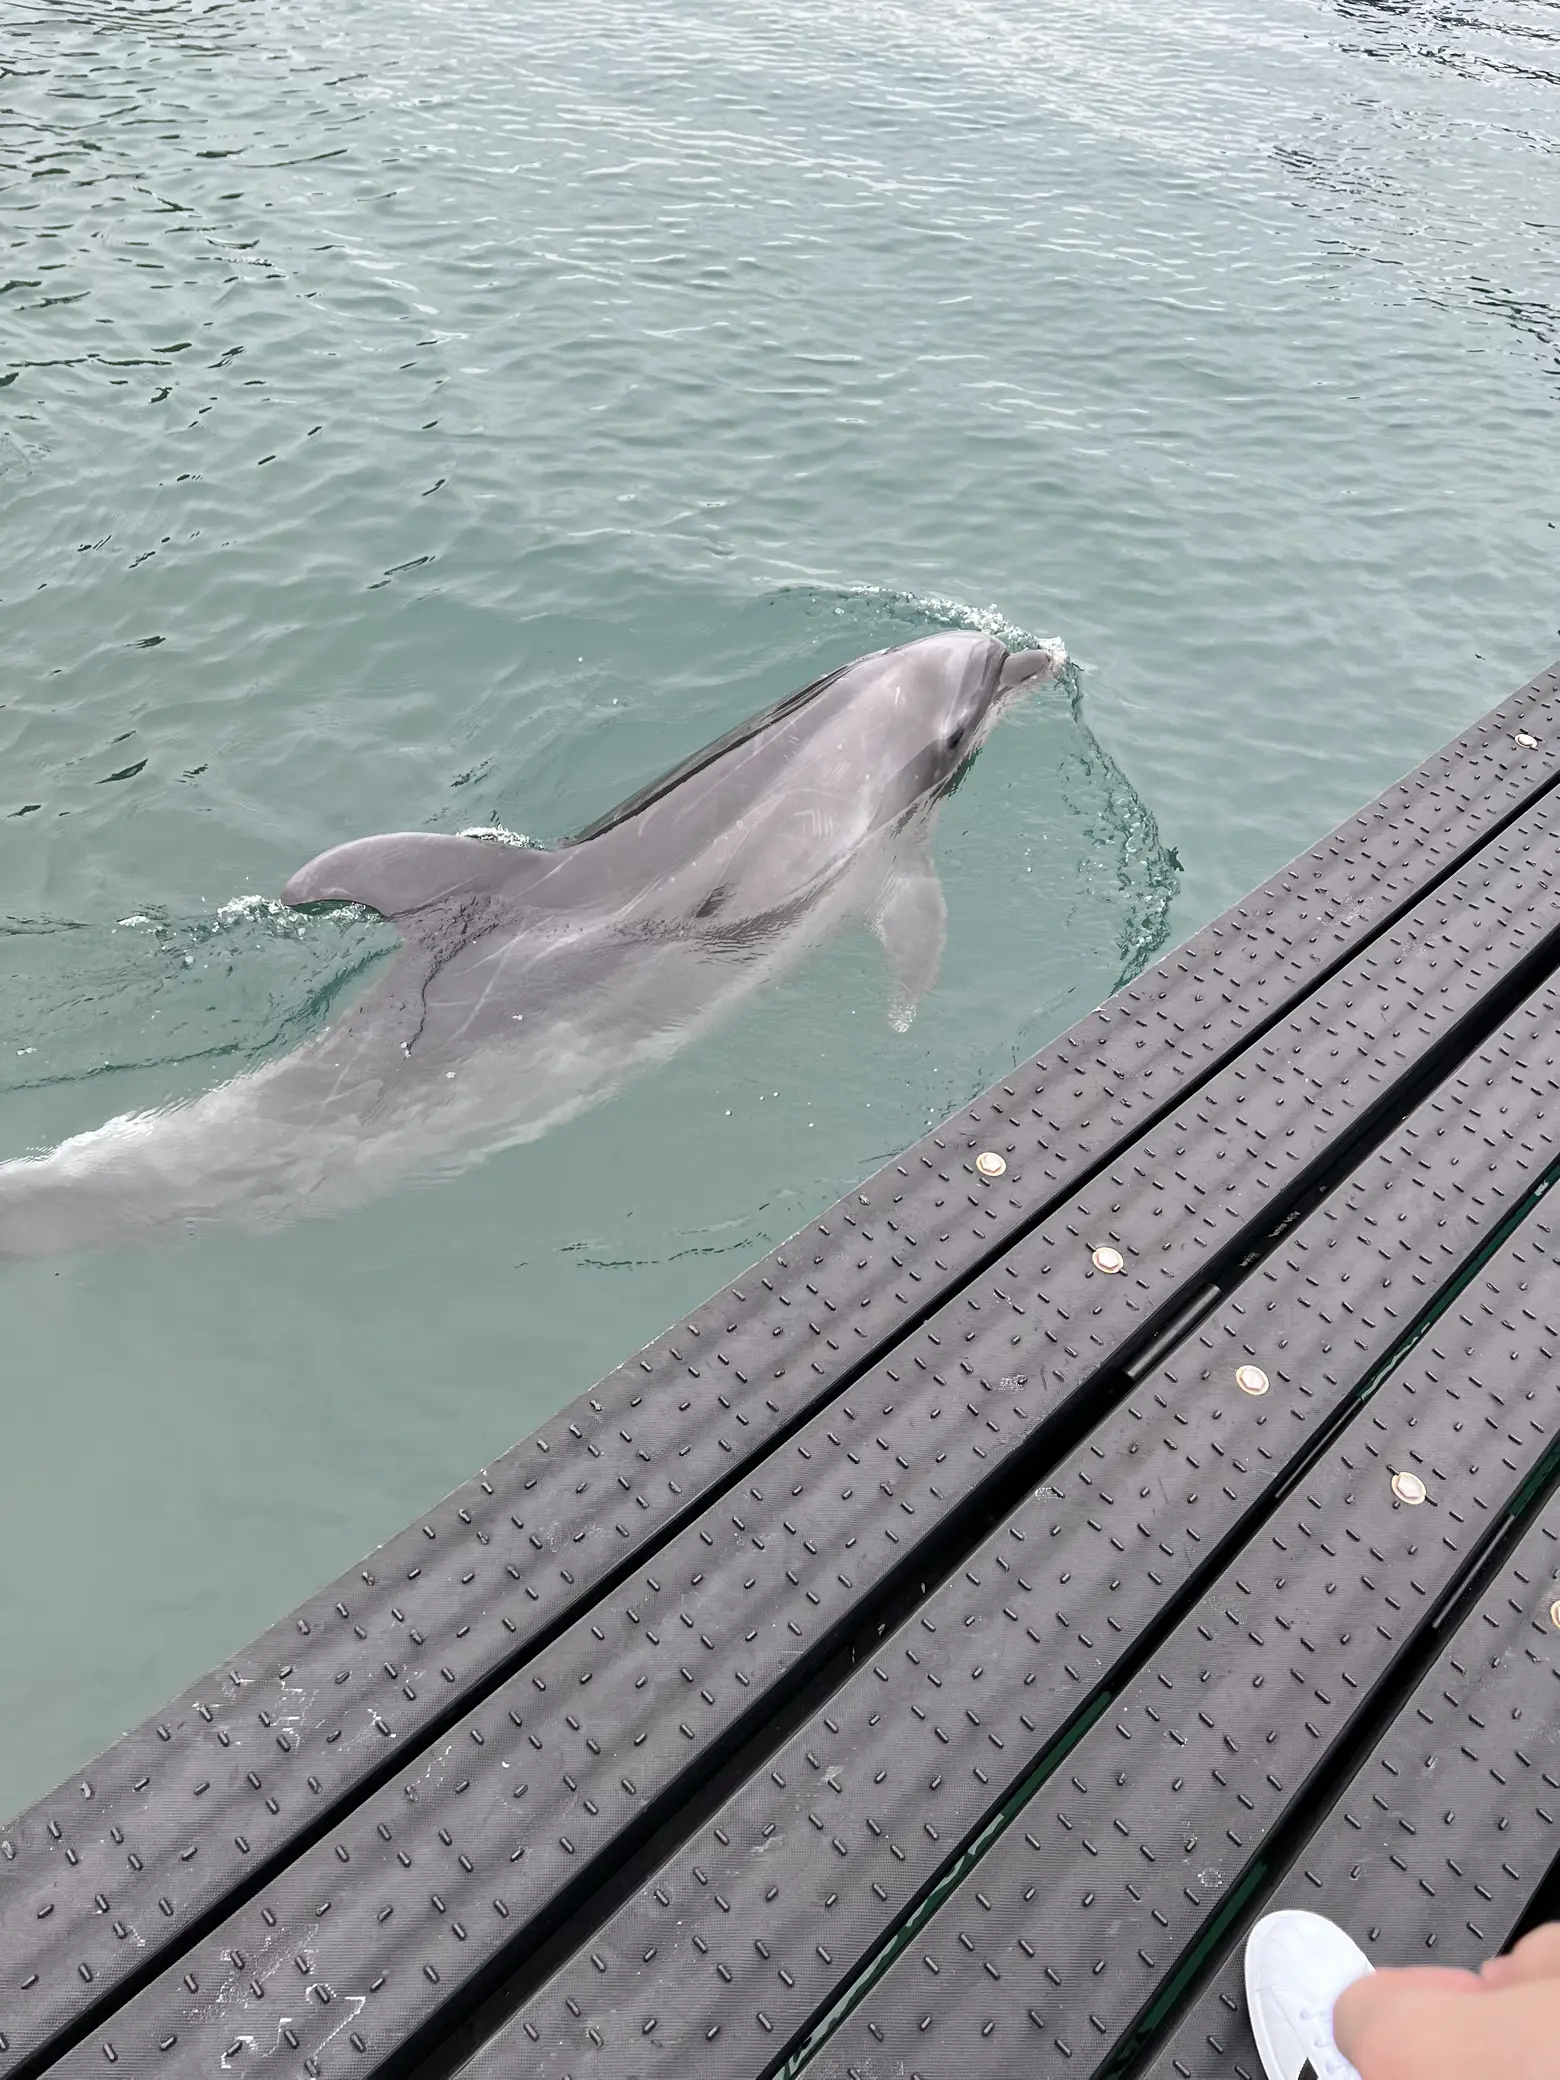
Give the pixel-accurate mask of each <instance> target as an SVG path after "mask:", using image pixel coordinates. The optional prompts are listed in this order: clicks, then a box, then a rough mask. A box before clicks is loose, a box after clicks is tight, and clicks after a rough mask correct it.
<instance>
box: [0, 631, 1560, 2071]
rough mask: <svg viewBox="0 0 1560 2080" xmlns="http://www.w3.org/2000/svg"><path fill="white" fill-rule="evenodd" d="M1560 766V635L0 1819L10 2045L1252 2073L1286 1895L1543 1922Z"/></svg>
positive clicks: (1, 2051) (599, 2066) (242, 2055)
mask: <svg viewBox="0 0 1560 2080" xmlns="http://www.w3.org/2000/svg"><path fill="white" fill-rule="evenodd" d="M1557 783H1560V667H1556V668H1555V669H1554V670H1552V671H1550V672H1548V673H1546V674H1544V675H1543V676H1541V677H1540V678H1538V679H1536V680H1534V681H1533V682H1532V683H1531V684H1530V685H1529V686H1527V687H1525V688H1524V689H1523V690H1522V691H1521V692H1520V693H1519V694H1517V695H1515V696H1514V697H1513V698H1512V699H1511V700H1510V701H1508V702H1507V703H1506V704H1505V705H1504V706H1503V707H1502V708H1500V709H1498V710H1497V711H1496V712H1495V713H1494V714H1493V715H1491V716H1490V717H1488V718H1487V719H1486V720H1485V721H1484V722H1483V723H1481V724H1479V725H1478V726H1477V727H1475V728H1473V729H1471V730H1469V731H1468V732H1467V733H1466V734H1465V735H1463V736H1462V737H1460V738H1459V739H1458V740H1457V741H1456V742H1455V743H1453V744H1452V745H1450V746H1449V747H1448V748H1447V749H1446V750H1445V751H1443V752H1441V753H1440V754H1439V755H1438V756H1436V757H1435V758H1433V759H1431V760H1429V761H1428V762H1427V763H1426V764H1425V765H1424V766H1422V767H1420V768H1419V770H1418V771H1417V772H1415V773H1413V774H1411V775H1410V776H1409V777H1408V778H1407V779H1405V780H1404V781H1402V782H1401V783H1400V784H1399V785H1398V786H1396V787H1394V788H1392V789H1390V790H1389V791H1388V792H1387V793H1386V794H1384V795H1383V796H1382V797H1381V798H1380V799H1379V800H1378V801H1376V802H1375V803H1373V804H1372V805H1371V806H1370V807H1369V808H1368V809H1366V810H1364V811H1362V813H1361V814H1360V815H1358V816H1357V817H1355V818H1353V819H1352V820H1351V821H1350V822H1349V823H1347V824H1345V825H1344V826H1343V827H1342V828H1341V829H1339V830H1338V831H1336V832H1334V834H1333V835H1332V836H1331V837H1330V838H1328V839H1326V840H1325V841H1324V842H1323V843H1322V844H1320V845H1318V846H1317V847H1316V848H1315V849H1314V850H1313V851H1311V852H1309V853H1307V854H1306V855H1305V856H1304V857H1303V858H1301V859H1299V860H1297V861H1296V862H1295V863H1294V864H1293V865H1292V866H1290V867H1288V868H1286V869H1285V871H1284V872H1283V873H1282V874H1279V875H1278V876H1276V877H1275V878H1274V879H1273V880H1272V881H1271V882H1269V883H1268V884H1267V885H1266V886H1265V887H1264V888H1262V889H1260V890H1259V891H1258V892H1257V893H1256V894H1255V895H1254V896H1252V897H1251V898H1249V900H1248V901H1246V902H1244V903H1242V904H1240V905H1239V906H1238V907H1237V908H1236V909H1234V910H1232V911H1230V912H1229V913H1228V914H1227V915H1226V916H1224V917H1222V918H1220V919H1219V920H1218V921H1217V922H1216V923H1214V924H1212V925H1210V926H1209V927H1208V928H1207V929H1206V930H1205V931H1203V932H1201V933H1199V934H1198V936H1197V937H1196V938H1195V939H1193V940H1191V941H1190V942H1189V943H1188V944H1187V945H1185V946H1183V947H1181V948H1180V949H1179V950H1178V951H1177V952H1175V953H1174V954H1172V955H1171V956H1169V958H1168V959H1166V960H1164V961H1162V962H1161V963H1160V964H1159V965H1158V966H1157V967H1156V968H1154V969H1152V970H1150V971H1148V972H1146V973H1145V974H1143V975H1142V976H1140V977H1139V978H1138V980H1137V981H1136V982H1134V983H1133V984H1132V985H1131V986H1130V987H1129V988H1128V989H1126V990H1123V991H1122V992H1121V993H1120V994H1119V995H1118V996H1116V997H1114V998H1113V999H1112V1000H1111V1001H1110V1002H1109V1003H1108V1004H1106V1005H1105V1006H1104V1007H1103V1008H1102V1009H1101V1010H1099V1011H1097V1012H1095V1013H1094V1014H1093V1016H1092V1017H1090V1018H1087V1019H1085V1020H1084V1021H1083V1022H1082V1023H1081V1024H1080V1025H1078V1026H1076V1027H1074V1028H1073V1030H1072V1031H1071V1032H1069V1033H1067V1034H1066V1035H1064V1036H1063V1038H1062V1039H1060V1040H1059V1041H1057V1042H1056V1043H1055V1044H1054V1045H1053V1046H1051V1047H1049V1048H1047V1049H1046V1050H1045V1051H1044V1052H1043V1053H1042V1054H1041V1055H1039V1056H1038V1057H1037V1058H1036V1059H1035V1060H1034V1061H1032V1062H1030V1063H1029V1064H1027V1065H1026V1066H1025V1067H1024V1068H1022V1069H1020V1070H1017V1071H1015V1072H1014V1073H1013V1074H1012V1075H1011V1076H1008V1077H1006V1078H1004V1079H1003V1081H1002V1082H1000V1083H999V1084H997V1085H996V1086H995V1087H994V1088H993V1089H992V1090H990V1091H988V1092H987V1093H986V1094H985V1095H984V1096H983V1097H982V1098H980V1099H979V1100H978V1101H977V1102H976V1103H975V1104H973V1105H971V1106H969V1107H968V1108H967V1109H966V1110H964V1111H963V1112H961V1113H959V1114H958V1115H957V1116H956V1117H954V1118H953V1119H951V1120H949V1121H948V1122H947V1123H946V1125H945V1126H943V1127H941V1128H940V1129H938V1131H937V1132H935V1133H933V1134H930V1135H928V1136H927V1137H926V1138H925V1139H924V1140H923V1141H921V1142H920V1143H918V1144H917V1145H916V1146H915V1147H913V1148H911V1149H909V1150H908V1151H907V1152H906V1153H905V1154H904V1155H903V1156H902V1157H900V1158H899V1160H898V1161H897V1162H894V1163H891V1164H889V1165H888V1166H887V1167H886V1168H885V1169H884V1170H882V1171H880V1172H879V1173H878V1175H877V1176H875V1177H873V1178H871V1179H869V1180H868V1181H867V1182H866V1183H864V1184H862V1185H861V1186H860V1188H859V1189H858V1190H856V1191H853V1192H851V1193H850V1194H849V1195H848V1196H847V1197H846V1198H844V1199H843V1200H841V1201H840V1203H839V1204H838V1205H837V1206H835V1207H833V1208H832V1209H831V1210H830V1211H829V1212H827V1213H826V1214H824V1215H823V1216H822V1218H821V1219H819V1220H817V1221H814V1222H813V1223H812V1224H811V1225H810V1226H808V1227H807V1228H806V1229H804V1230H803V1231H802V1232H801V1233H800V1234H798V1235H797V1236H795V1237H793V1238H792V1239H791V1240H790V1241H789V1242H787V1243H785V1244H784V1245H783V1246H782V1247H780V1248H779V1249H777V1250H775V1251H773V1252H772V1253H771V1255H769V1256H768V1257H767V1258H765V1259H764V1260H763V1261H762V1262H761V1263H758V1264H755V1265H754V1266H753V1267H752V1269H751V1270H750V1271H748V1272H747V1273H745V1274H744V1275H743V1276H742V1277H740V1278H739V1279H737V1280H736V1281H735V1282H734V1283H733V1284H732V1285H730V1286H728V1287H727V1288H726V1289H725V1291H724V1292H721V1293H719V1294H717V1295H716V1297H715V1298H714V1299H713V1300H711V1301H710V1302H709V1303H708V1304H707V1305H706V1306H703V1307H701V1308H699V1309H698V1310H697V1311H696V1312H695V1313H693V1314H692V1315H690V1316H689V1317H688V1318H687V1319H686V1320H684V1321H682V1322H679V1323H678V1324H677V1325H676V1327H675V1328H673V1329H671V1330H669V1331H668V1332H667V1334H666V1335H665V1336H663V1337H662V1338H661V1339H660V1340H659V1341H658V1342H656V1343H654V1344H652V1345H650V1346H649V1347H648V1348H647V1349H646V1350H644V1351H642V1352H641V1353H640V1354H639V1355H638V1356H637V1357H634V1358H632V1359H630V1360H629V1361H628V1362H627V1363H626V1364H624V1365H622V1366H621V1367H619V1369H618V1370H617V1371H616V1372H614V1373H612V1374H611V1375H610V1376H609V1377H608V1378H607V1379H605V1380H603V1381H602V1382H601V1383H600V1385H599V1386H597V1387H596V1388H594V1389H593V1390H592V1391H591V1392H590V1393H589V1394H587V1395H585V1396H584V1397H583V1398H582V1399H581V1400H579V1401H578V1402H576V1403H575V1404H574V1405H573V1406H572V1407H569V1408H566V1409H564V1410H563V1411H562V1413H561V1414H559V1415H558V1416H557V1417H556V1418H555V1419H554V1420H553V1421H552V1422H550V1423H548V1424H547V1425H545V1426H544V1427H543V1428H542V1429H541V1430H539V1431H538V1432H536V1434H535V1435H534V1436H531V1437H528V1438H526V1439H525V1440H523V1442H521V1443H520V1444H518V1445H516V1446H515V1447H514V1449H513V1450H512V1451H510V1452H509V1453H507V1454H506V1455H505V1457H504V1458H502V1459H501V1460H499V1461H498V1462H496V1463H495V1464H494V1465H491V1466H489V1467H486V1468H485V1469H484V1470H483V1471H482V1472H481V1473H479V1474H477V1475H476V1476H475V1477H474V1478H473V1479H472V1480H471V1481H470V1482H468V1483H467V1485H466V1486H465V1487H463V1488H460V1489H457V1490H456V1492H455V1493H454V1494H452V1495H450V1496H448V1497H447V1498H446V1499H445V1500H444V1501H443V1502H441V1503H439V1504H438V1505H437V1507H436V1508H434V1509H433V1510H431V1511H430V1512H429V1514H428V1515H427V1516H426V1517H425V1518H422V1519H420V1520H419V1521H418V1522H417V1523H415V1524H412V1525H410V1526H409V1527H408V1528H407V1529H406V1530H405V1531H404V1532H402V1533H401V1534H400V1535H399V1536H398V1537H396V1538H394V1539H392V1540H391V1541H390V1542H389V1543H388V1544H387V1545H385V1546H383V1547H381V1548H380V1549H379V1551H377V1552H376V1553H374V1554H372V1555H370V1557H369V1558H368V1559H366V1560H365V1561H364V1562H363V1564H362V1565H361V1566H360V1567H356V1568H354V1569H352V1570H351V1572H350V1573H349V1574H347V1575H345V1576H343V1578H342V1579H341V1580H340V1581H338V1582H336V1583H334V1584H332V1585H331V1586H330V1587H329V1588H327V1589H324V1590H322V1591H321V1593H320V1594H319V1595H318V1596H317V1597H315V1598H314V1599H312V1600H311V1601H310V1602H309V1603H307V1604H305V1605H304V1606H303V1607H302V1608H301V1609H300V1610H298V1611H297V1612H295V1613H294V1614H293V1615H291V1616H290V1617H288V1618H285V1619H284V1620H282V1622H281V1623H279V1624H278V1625H276V1626H274V1627H273V1628H272V1630H271V1631H270V1632H268V1633H266V1634H265V1635H264V1636H263V1637H262V1638H260V1639H258V1640H256V1641H255V1642H254V1644H253V1645H252V1646H250V1647H248V1648H246V1649H245V1650H244V1651H243V1652H241V1653H239V1654H236V1655H235V1656H234V1657H233V1658H232V1659H231V1660H230V1661H227V1662H225V1663H224V1664H223V1665H222V1666H221V1667H219V1668H217V1669H214V1670H213V1671H212V1672H211V1674H210V1675H209V1676H207V1677H206V1678H204V1679H203V1680H202V1681H201V1682H199V1683H197V1684H196V1685H195V1686H194V1687H193V1688H192V1689H190V1690H189V1691H187V1692H186V1693H185V1695H184V1696H182V1697H180V1698H179V1699H177V1700H176V1701H175V1702H174V1703H173V1704H171V1705H169V1706H168V1708H167V1709H166V1711H164V1712H162V1713H161V1714H160V1715H159V1716H158V1717H157V1718H155V1719H153V1720H150V1721H148V1722H147V1723H146V1724H145V1725H144V1726H141V1727H139V1728H137V1729H136V1730H135V1731H134V1732H132V1733H130V1734H127V1735H126V1736H125V1738H124V1739H123V1740H121V1741H119V1742H117V1743H116V1744H115V1745H114V1746H113V1747H112V1748H110V1749H108V1750H107V1752H106V1753H104V1754H103V1755H101V1756H99V1757H98V1758H97V1760H96V1761H95V1762H93V1763H92V1764H90V1765H89V1766H88V1767H87V1768H86V1769H85V1770H84V1771H82V1772H81V1773H79V1774H78V1775H76V1776H73V1777H72V1778H71V1779H69V1781H68V1782H66V1783H65V1784H63V1785H61V1786H60V1788H59V1789H58V1790H57V1791H56V1792H54V1793H53V1794H52V1795H51V1796H49V1797H48V1798H46V1799H43V1800H42V1801H41V1802H40V1803H39V1804H37V1805H36V1806H34V1807H33V1808H31V1809H30V1810H29V1811H28V1812H26V1813H23V1814H22V1815H20V1816H19V1818H18V1819H17V1820H15V1821H14V1822H13V1823H11V1824H10V1825H9V1826H6V1827H4V1828H0V2080H32V2076H33V2075H35V2074H41V2073H44V2072H50V2073H58V2074H60V2075H61V2076H62V2080H63V2076H66V2075H69V2076H71V2080H78V2076H87V2075H90V2076H94V2080H103V2076H104V2075H105V2074H106V2073H109V2072H113V2071H116V2070H119V2069H123V2070H124V2071H126V2072H128V2073H130V2074H133V2075H135V2076H137V2080H140V2076H143V2075H148V2074H153V2073H156V2074H158V2075H166V2076H168V2080H186V2076H195V2075H200V2076H201V2080H211V2076H214V2075H219V2074H231V2075H234V2076H245V2075H288V2076H294V2075H296V2076H298V2080H368V2076H381V2075H383V2076H389V2075H396V2076H399V2075H403V2074H407V2075H409V2074H413V2073H418V2074H426V2075H427V2076H428V2080H436V2076H437V2080H443V2076H445V2075H450V2074H453V2073H455V2072H456V2071H463V2072H466V2073H468V2074H469V2076H470V2080H532V2076H534V2080H662V2076H664V2080H772V2076H780V2075H784V2076H787V2080H789V2076H790V2075H792V2074H794V2073H800V2072H803V2071H807V2072H810V2073H811V2074H812V2075H814V2076H815V2080H847V2076H848V2080H912V2076H919V2080H948V2076H949V2075H953V2074H957V2075H958V2076H959V2080H1012V2076H1013V2075H1015V2074H1019V2073H1023V2074H1032V2075H1035V2076H1037V2080H1050V2076H1053V2075H1054V2076H1061V2075H1066V2076H1068V2080H1085V2076H1089V2075H1099V2076H1101V2080H1149V2076H1152V2080H1216V2076H1223V2075H1230V2076H1237V2080H1258V2076H1259V2070H1260V2069H1259V2067H1258V2064H1257V2061H1256V2057H1255V2053H1254V2051H1253V2049H1252V2044H1251V2039H1250V2035H1249V2032H1248V2030H1247V2027H1246V2022H1245V2018H1244V2012H1243V2004H1242V2001H1241V1997H1240V1972H1239V1953H1240V1943H1241V1939H1242V1937H1243V1934H1244V1932H1245V1930H1246V1928H1247V1927H1249V1925H1250V1923H1251V1921H1252V1920H1253V1919H1254V1918H1255V1917H1256V1916H1257V1915H1258V1914H1259V1913H1261V1912H1264V1911H1266V1910H1267V1909H1269V1908H1270V1907H1272V1906H1274V1905H1278V1904H1290V1905H1301V1904H1303V1905H1306V1906H1310V1907H1313V1908H1316V1909H1318V1910H1320V1911H1323V1912H1326V1913H1329V1914H1331V1915H1333V1916H1334V1917H1335V1918H1337V1919H1338V1920H1340V1921H1342V1922H1343V1923H1345V1924H1346V1925H1347V1926H1348V1927H1349V1928H1350V1929H1351V1931H1352V1932H1353V1933H1354V1934H1355V1935H1356V1936H1357V1937H1359V1938H1360V1939H1361V1940H1362V1941H1364V1942H1365V1943H1366V1945H1367V1947H1369V1948H1371V1949H1372V1951H1373V1952H1374V1953H1376V1954H1379V1955H1380V1957H1381V1958H1382V1959H1383V1960H1384V1961H1391V1962H1412V1961H1415V1960H1421V1959H1425V1958H1433V1959H1435V1960H1437V1961H1440V1962H1446V1963H1469V1962H1473V1961H1476V1960H1478V1959H1480V1958H1483V1957H1485V1956H1487V1955H1489V1954H1491V1953H1492V1952H1494V1951H1495V1950H1497V1949H1499V1948H1501V1947H1502V1946H1503V1945H1504V1944H1505V1943H1507V1942H1508V1941H1509V1940H1510V1938H1511V1937H1512V1935H1513V1934H1514V1933H1516V1932H1518V1931H1519V1930H1520V1929H1522V1928H1523V1927H1525V1926H1527V1925H1530V1923H1531V1922H1532V1921H1534V1920H1536V1919H1541V1918H1544V1917H1545V1916H1546V1915H1547V1914H1550V1913H1555V1912H1560V1893H1557V1888H1560V1213H1552V1211H1551V1209H1550V1207H1549V1204H1548V1202H1547V1200H1546V1197H1545V1194H1546V1192H1547V1189H1548V1187H1549V1185H1550V1183H1551V1182H1552V1181H1553V1179H1554V1177H1555V1176H1556V1174H1557V1173H1560V895H1557V891H1556V875H1555V863H1556V861H1557V860H1560V786H1557ZM1555 1204H1556V1208H1557V1209H1560V1200H1557V1201H1556V1202H1555Z"/></svg>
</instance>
